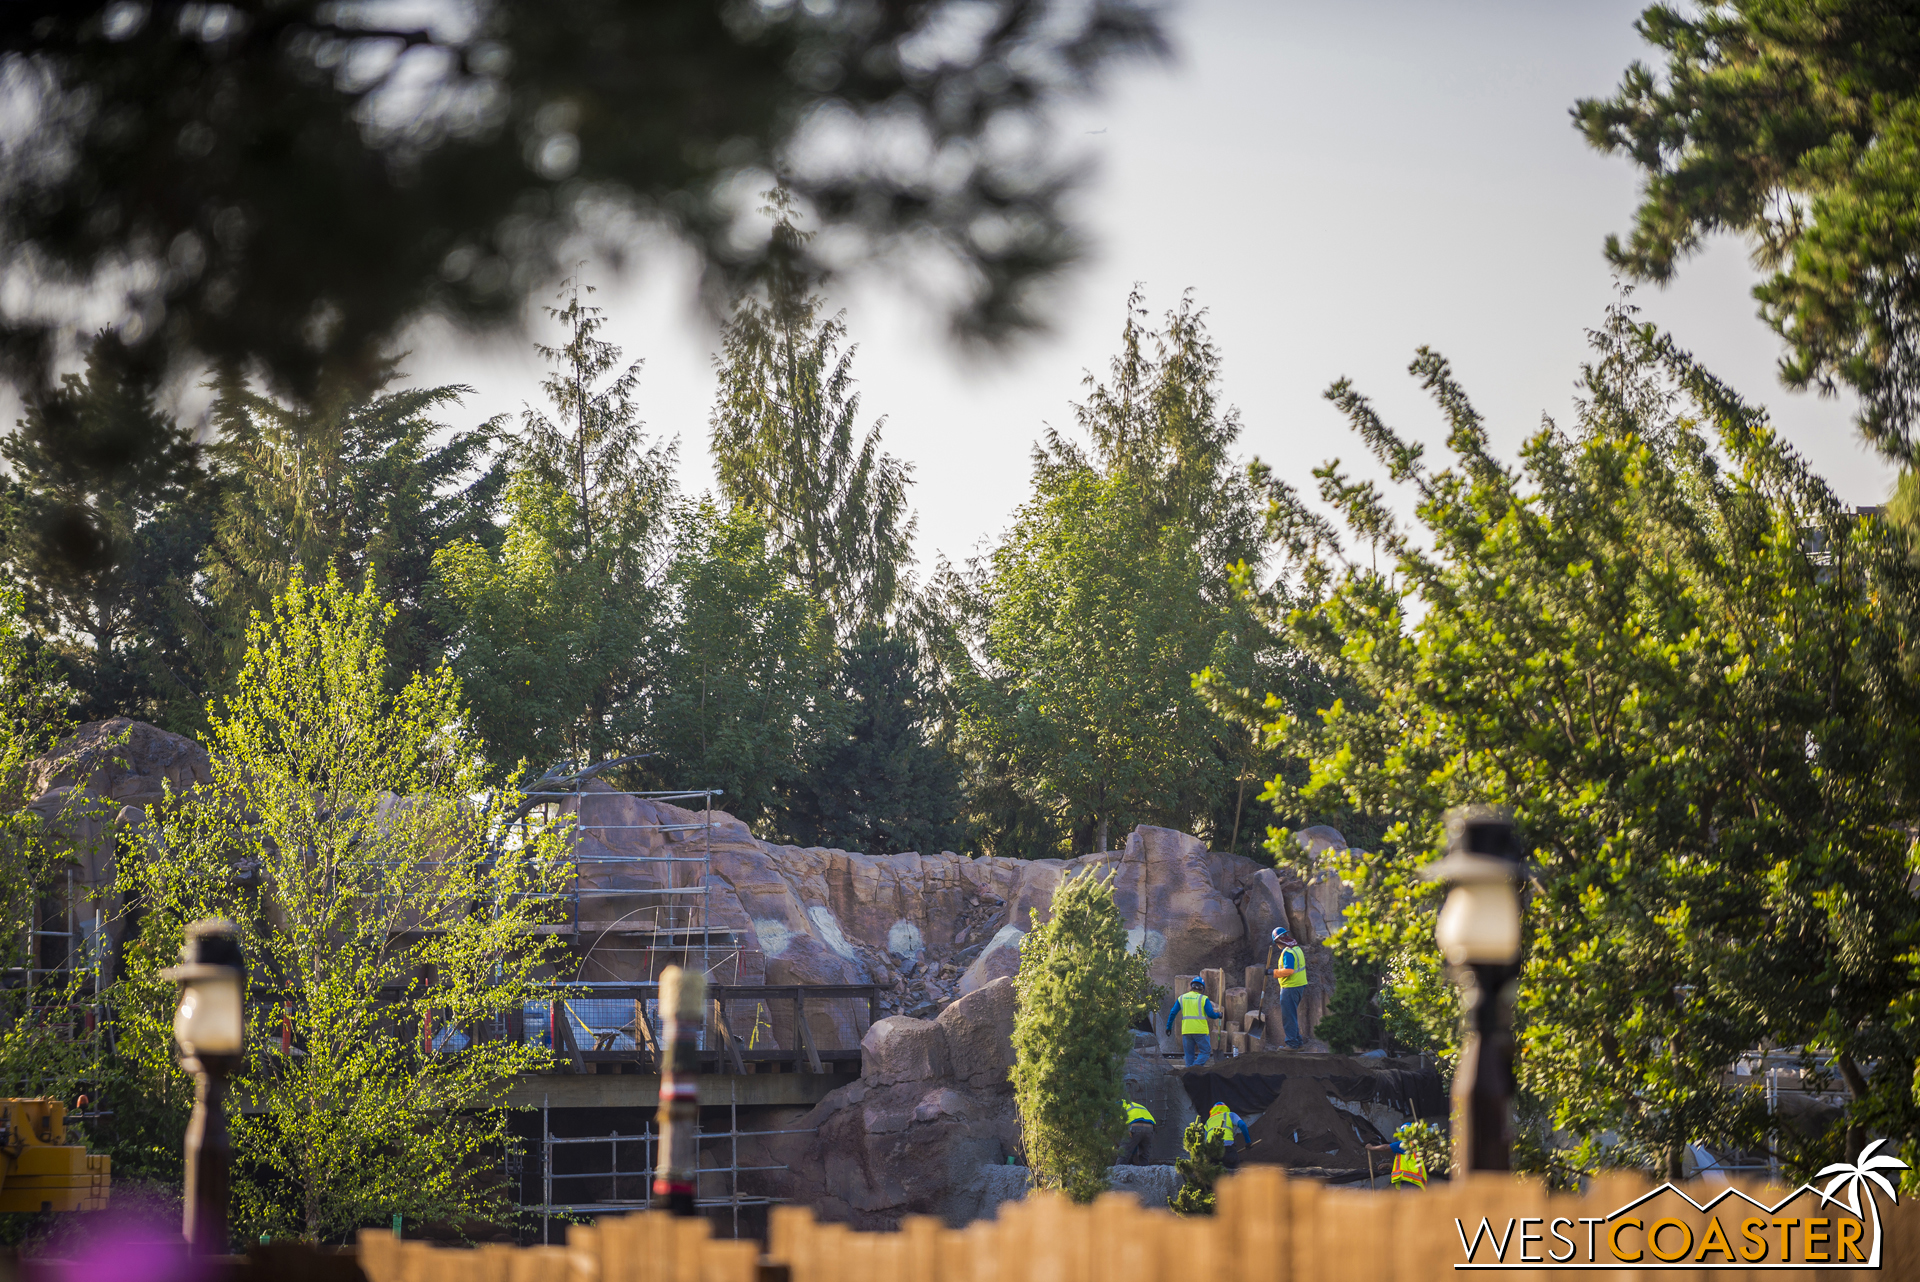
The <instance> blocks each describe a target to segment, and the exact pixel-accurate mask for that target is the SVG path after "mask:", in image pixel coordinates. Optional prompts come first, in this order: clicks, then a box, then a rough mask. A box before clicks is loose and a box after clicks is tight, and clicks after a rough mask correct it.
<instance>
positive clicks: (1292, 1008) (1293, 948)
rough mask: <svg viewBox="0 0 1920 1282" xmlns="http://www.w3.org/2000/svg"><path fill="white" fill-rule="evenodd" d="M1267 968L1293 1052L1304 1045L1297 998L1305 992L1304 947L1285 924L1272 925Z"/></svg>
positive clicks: (1298, 999) (1305, 953)
mask: <svg viewBox="0 0 1920 1282" xmlns="http://www.w3.org/2000/svg"><path fill="white" fill-rule="evenodd" d="M1267 970H1268V972H1269V973H1270V974H1272V976H1273V978H1274V982H1275V983H1277V984H1279V985H1280V1025H1281V1027H1282V1028H1283V1029H1284V1030H1285V1031H1286V1035H1287V1049H1288V1050H1290V1051H1297V1050H1299V1049H1300V1048H1301V1047H1302V1046H1304V1045H1306V1042H1305V1041H1303V1040H1302V1039H1301V1037H1300V999H1301V998H1302V997H1305V996H1306V995H1307V950H1306V949H1304V948H1302V947H1301V946H1300V943H1299V941H1298V940H1296V939H1294V937H1293V932H1292V931H1291V930H1289V929H1287V928H1286V927H1285V926H1275V927H1274V928H1273V943H1272V945H1271V946H1270V947H1269V948H1268V949H1267Z"/></svg>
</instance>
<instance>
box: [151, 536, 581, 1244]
mask: <svg viewBox="0 0 1920 1282" xmlns="http://www.w3.org/2000/svg"><path fill="white" fill-rule="evenodd" d="M393 614H394V611H393V609H392V607H390V606H383V605H382V604H381V602H380V600H379V599H378V597H377V596H376V595H375V593H374V589H373V587H372V586H371V585H368V586H366V587H364V588H363V589H362V590H361V591H360V592H359V593H357V594H356V593H353V592H350V591H349V590H347V589H346V588H345V587H343V586H342V585H341V581H340V579H339V577H338V576H337V575H334V576H330V577H329V578H328V580H327V581H326V582H324V583H321V584H316V585H309V584H308V583H307V582H306V580H305V579H304V577H303V576H302V575H301V574H299V573H298V572H295V573H294V574H293V575H292V576H290V578H289V580H288V583H287V587H286V589H285V590H284V591H283V593H282V594H281V595H280V596H279V597H278V598H277V599H276V600H275V602H274V605H273V609H272V612H271V614H269V615H266V616H263V617H261V618H258V619H256V620H255V622H254V623H253V625H252V626H251V627H250V628H249V630H248V646H247V653H246V659H245V662H244V664H243V665H242V668H241V670H240V673H239V675H238V678H237V679H236V681H235V683H234V689H233V692H232V694H231V695H230V696H229V697H228V699H227V700H226V702H225V704H224V706H223V707H222V708H220V709H218V710H216V711H214V712H213V713H212V714H211V730H210V742H209V748H210V749H211V753H212V759H213V779H212V782H211V783H209V784H205V785H202V786H200V787H198V788H195V789H193V790H192V791H190V792H188V793H186V794H185V795H184V796H180V797H176V798H173V799H172V800H171V801H170V803H169V805H168V806H167V808H166V811H165V813H164V815H163V816H162V820H161V826H160V831H159V832H158V834H157V836H156V838H155V845H154V848H153V849H152V851H151V852H150V853H149V854H148V855H147V856H146V857H133V856H134V854H135V852H132V851H130V852H129V857H128V858H127V859H126V860H125V862H123V865H122V869H121V882H122V885H121V889H122V891H123V893H126V894H129V895H133V894H137V895H138V896H139V897H140V899H141V902H142V903H143V904H144V905H145V909H146V915H145V917H144V919H143V921H142V925H141V930H140V934H139V938H138V941H137V943H136V945H135V947H134V948H133V949H132V950H131V955H130V962H131V964H130V968H129V971H130V973H129V978H128V981H127V982H128V984H129V986H130V988H132V989H133V990H134V993H135V995H136V996H138V997H139V998H141V999H143V1000H141V1001H130V1002H129V1003H128V1006H127V1011H126V1013H125V1014H124V1015H123V1017H122V1021H121V1048H122V1053H123V1054H129V1055H132V1056H134V1057H136V1058H137V1059H138V1060H140V1061H141V1062H142V1063H144V1064H145V1065H147V1066H148V1068H149V1070H150V1071H151V1072H154V1073H164V1072H174V1071H177V1070H173V1069H171V1068H170V1067H169V1066H170V1065H171V1063H172V1056H173V1053H174V1052H173V1048H172V1044H171V1043H172V1038H171V1032H170V1027H169V1021H170V1017H171V1005H172V1001H171V999H172V993H173V986H172V985H171V984H169V983H166V982H165V981H163V980H160V979H159V978H158V977H157V975H158V971H159V970H160V969H161V968H163V967H165V966H166V965H168V964H169V963H171V962H172V960H173V958H174V956H175V955H177V949H178V946H179V942H180V939H181V936H182V932H183V929H184V927H185V925H186V924H187V923H189V922H191V921H194V920H197V919H200V918H205V917H215V916H217V917H225V918H228V919H230V920H232V921H234V922H236V923H237V924H238V925H239V927H240V930H241V935H242V940H243V945H244V947H245V950H246V955H247V958H248V965H249V969H250V988H251V992H252V1000H251V1001H250V1003H249V1007H248V1010H249V1021H248V1023H249V1026H248V1036H247V1049H246V1053H245V1063H244V1066H243V1067H242V1068H241V1070H240V1071H239V1072H238V1074H237V1075H236V1080H235V1090H236V1091H237V1093H238V1094H239V1095H241V1096H242V1097H243V1098H247V1099H250V1100H253V1101H255V1103H256V1108H257V1111H253V1110H250V1111H248V1112H246V1113H245V1114H243V1115H240V1116H237V1117H234V1118H233V1119H232V1126H233V1139H234V1147H235V1153H236V1158H237V1160H236V1162H235V1167H234V1178H235V1190H234V1192H235V1205H236V1215H237V1223H236V1232H237V1235H238V1236H240V1237H241V1238H242V1239H243V1240H251V1239H252V1238H253V1236H254V1235H255V1234H257V1233H260V1232H270V1233H274V1234H276V1235H289V1234H291V1235H299V1236H304V1237H307V1238H309V1239H319V1240H329V1241H338V1240H340V1239H342V1238H344V1237H346V1236H348V1235H349V1234H351V1233H352V1232H353V1231H354V1230H355V1229H356V1228H358V1227H360V1226H362V1225H366V1224H371V1223H382V1224H383V1223H385V1222H386V1220H387V1217H388V1216H390V1215H393V1214H396V1213H399V1214H404V1215H405V1216H407V1218H409V1219H419V1220H455V1221H458V1220H462V1219H465V1218H467V1217H480V1218H490V1217H495V1216H498V1215H500V1214H503V1213H504V1212H505V1211H506V1209H507V1203H506V1197H507V1191H506V1190H504V1189H502V1188H500V1187H498V1186H496V1185H494V1184H491V1183H489V1182H488V1181H487V1180H486V1179H484V1178H476V1175H477V1171H478V1170H479V1169H481V1168H482V1167H483V1166H484V1164H485V1163H484V1159H485V1157H486V1155H487V1154H488V1153H490V1152H494V1151H497V1149H498V1146H499V1145H500V1144H502V1143H503V1142H505V1141H506V1140H507V1138H508V1132H507V1114H506V1113H505V1112H504V1111H503V1110H502V1109H500V1108H499V1106H498V1104H497V1101H498V1099H499V1093H500V1091H501V1090H502V1088H503V1087H504V1086H505V1085H506V1084H507V1083H508V1082H510V1081H511V1080H512V1078H513V1077H514V1076H515V1075H516V1074H518V1073H522V1072H525V1071H528V1070H531V1069H534V1068H537V1067H539V1066H540V1065H541V1064H542V1063H543V1062H544V1060H545V1058H546V1055H547V1052H546V1051H545V1050H544V1049H542V1048H540V1047H536V1046H531V1045H527V1044H525V1043H523V1042H520V1041H511V1040H507V1039H506V1038H504V1037H503V1036H501V1035H500V1030H501V1029H502V1028H503V1023H502V1021H503V1019H504V1017H505V1015H506V1014H507V1012H509V1011H515V1010H518V1009H521V1007H522V1003H523V1002H524V1001H525V1000H527V999H530V998H533V997H536V996H541V995H544V992H543V990H542V989H541V988H540V987H539V986H538V984H539V980H538V977H539V976H540V975H541V974H542V973H543V967H544V966H545V965H546V964H547V963H549V962H551V960H552V958H553V953H554V950H555V947H556V945H555V943H554V941H553V938H552V937H551V936H546V935H542V934H539V933H537V932H536V930H535V927H536V926H537V925H538V924H540V923H541V922H542V921H544V920H546V919H547V918H548V916H549V915H550V914H551V912H552V911H553V910H552V904H553V903H554V900H553V898H552V896H554V895H555V894H556V893H557V892H558V891H560V890H561V889H562V888H564V886H565V885H566V884H567V883H568V881H569V879H570V877H571V871H572V870H571V867H570V865H569V863H568V860H567V858H566V846H565V842H564V834H562V833H561V832H559V831H557V830H554V829H542V828H539V827H537V826H536V827H535V828H533V829H532V830H531V831H529V832H528V833H526V834H525V835H524V836H521V834H520V830H519V829H518V828H517V827H516V828H514V829H512V830H511V831H512V832H513V834H514V835H515V837H516V838H517V839H516V840H513V841H507V840H505V839H504V837H505V834H506V831H507V827H506V824H505V822H504V821H505V818H506V816H507V815H509V814H510V813H511V812H512V810H513V802H514V800H515V799H516V797H517V794H514V793H512V792H511V791H508V792H487V791H486V785H485V781H484V777H483V763H482V761H481V759H480V756H479V753H478V745H477V744H476V743H475V742H474V740H473V739H472V738H471V737H470V735H469V733H468V731H467V730H466V728H465V727H466V714H465V710H464V708H463V707H462V706H461V702H460V691H459V686H458V683H457V682H456V681H455V680H454V678H453V675H452V673H451V672H450V671H449V670H448V669H447V668H446V667H445V666H442V667H440V668H438V669H436V670H435V671H433V672H431V673H421V674H415V675H414V676H413V677H412V678H411V679H409V680H408V681H407V683H406V684H405V686H404V687H403V688H401V689H399V690H397V691H396V690H393V689H391V688H390V687H389V685H388V682H387V680H386V672H387V668H388V661H387V656H386V655H385V653H384V652H383V649H382V646H381V640H380V638H381V637H382V635H383V634H384V633H385V632H386V631H387V629H388V628H389V627H390V626H391V624H392V621H393ZM490 1029H491V1030H493V1035H492V1036H490V1037H489V1036H482V1034H483V1033H485V1032H486V1031H487V1030H490ZM289 1033H290V1037H289V1036H288V1034H289ZM283 1039H284V1040H283ZM287 1042H290V1043H291V1045H290V1046H287V1047H286V1049H285V1050H283V1046H286V1043H287Z"/></svg>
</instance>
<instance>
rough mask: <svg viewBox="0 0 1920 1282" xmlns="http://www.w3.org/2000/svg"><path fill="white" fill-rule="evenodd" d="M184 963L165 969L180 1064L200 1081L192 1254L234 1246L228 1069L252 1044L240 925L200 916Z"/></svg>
mask: <svg viewBox="0 0 1920 1282" xmlns="http://www.w3.org/2000/svg"><path fill="white" fill-rule="evenodd" d="M180 962H181V964H180V965H178V966H175V967H173V968H172V969H171V970H164V971H161V972H160V975H161V978H163V979H171V980H173V981H174V982H176V983H178V984H179V985H180V1004H179V1005H178V1006H176V1007H175V1008H174V1012H173V1040H174V1041H176V1042H177V1043H179V1045H180V1066H181V1067H182V1068H184V1069H186V1070H187V1071H188V1072H190V1073H193V1074H195V1076H196V1078H197V1082H196V1087H195V1090H194V1098H193V1117H192V1118H191V1119H190V1120H189V1121H188V1122H187V1190H186V1192H187V1204H186V1213H185V1215H184V1217H183V1231H184V1232H185V1234H186V1238H187V1251H188V1252H189V1253H190V1254H192V1255H221V1254H224V1253H225V1252H226V1249H227V1168H228V1166H229V1164H230V1163H231V1162H232V1160H233V1145H232V1142H231V1141H230V1140H229V1139H228V1137H227V1111H226V1093H227V1074H229V1073H231V1072H232V1071H233V1070H234V1069H236V1068H238V1067H239V1066H240V1060H241V1056H242V1054H243V1052H244V1051H245V1049H246V1030H247V1024H246V988H247V961H246V957H245V955H244V954H243V953H242V952H241V950H240V929H239V927H237V926H235V925H234V924H233V923H232V922H230V921H218V920H210V921H197V922H194V923H193V924H192V925H191V926H188V927H187V942H186V943H185V944H184V945H182V946H181V949H180Z"/></svg>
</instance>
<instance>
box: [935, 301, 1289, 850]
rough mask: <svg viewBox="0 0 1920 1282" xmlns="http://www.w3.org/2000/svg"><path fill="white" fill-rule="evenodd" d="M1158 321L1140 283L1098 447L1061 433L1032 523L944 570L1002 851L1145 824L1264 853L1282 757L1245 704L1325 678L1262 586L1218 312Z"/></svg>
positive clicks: (1095, 407) (992, 835)
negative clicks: (980, 559)
mask: <svg viewBox="0 0 1920 1282" xmlns="http://www.w3.org/2000/svg"><path fill="white" fill-rule="evenodd" d="M1145 315H1146V313H1145V310H1144V308H1143V306H1142V304H1141V297H1140V294H1139V293H1138V291H1136V292H1135V293H1133V294H1132V295H1130V296H1129V298H1128V300H1127V311H1126V323H1125V325H1124V327H1123V329H1122V332H1121V350H1120V354H1119V355H1118V356H1116V357H1115V358H1114V359H1113V361H1112V363H1111V367H1110V370H1109V376H1108V378H1107V380H1106V381H1105V382H1101V381H1100V380H1098V379H1096V378H1095V377H1094V376H1093V375H1091V374H1089V375H1088V376H1087V379H1086V385H1087V396H1086V400H1085V401H1084V402H1083V403H1082V404H1081V405H1079V406H1077V407H1076V409H1075V414H1076V417H1077V419H1078V421H1079V425H1080V427H1081V429H1082V431H1083V433H1084V435H1085V441H1084V442H1076V441H1073V440H1070V439H1068V438H1066V437H1064V436H1062V435H1061V434H1059V433H1057V432H1052V431H1049V432H1048V433H1047V435H1046V437H1045V438H1044V439H1043V441H1042V442H1041V445H1040V447H1039V448H1038V449H1036V450H1035V452H1034V469H1033V497H1032V498H1031V499H1030V500H1029V501H1028V502H1027V503H1026V504H1025V505H1023V506H1022V507H1021V508H1020V510H1019V511H1018V512H1017V513H1016V514H1015V517H1014V524H1013V528H1012V529H1011V530H1010V531H1009V532H1008V533H1007V534H1006V536H1005V537H1004V538H1003V539H1002V540H1001V542H1000V544H999V546H998V547H996V548H995V549H994V550H993V551H992V552H991V554H990V555H989V556H988V558H987V559H986V561H985V562H984V563H976V564H975V565H974V566H972V567H971V572H970V573H967V574H957V573H952V572H947V573H944V574H942V575H941V576H938V577H937V580H936V596H937V597H938V598H939V599H940V600H941V601H942V602H943V605H944V607H945V609H946V610H947V612H948V614H949V616H950V619H951V623H950V625H949V626H950V627H951V628H952V630H953V633H954V635H953V636H952V637H951V638H949V639H946V640H945V641H944V642H943V644H942V646H941V653H942V657H943V662H944V663H945V665H946V666H947V668H948V670H949V673H950V680H951V681H952V682H953V685H954V698H955V701H956V703H957V705H958V707H957V712H956V718H957V721H958V723H959V728H960V731H961V735H960V742H961V746H962V747H963V749H964V750H965V752H966V754H967V757H968V766H969V779H968V783H969V789H970V792H971V801H972V810H973V817H974V822H975V824H976V828H977V831H979V833H980V836H981V840H982V841H983V843H984V844H985V845H986V846H987V847H988V848H989V849H991V850H992V851H993V852H994V853H996V854H1017V855H1025V856H1029V857H1031V856H1041V855H1055V854H1078V853H1084V852H1086V851H1089V850H1103V849H1106V848H1107V846H1108V845H1109V844H1110V843H1111V841H1112V840H1113V836H1112V834H1113V833H1114V832H1115V831H1116V830H1118V831H1120V832H1125V831H1126V830H1127V829H1128V828H1129V827H1131V826H1132V825H1134V824H1137V823H1155V824H1164V825H1166V826H1168V827H1175V828H1184V829H1188V830H1192V831H1202V832H1203V833H1204V835H1206V836H1207V837H1208V839H1209V840H1210V841H1211V842H1213V843H1215V844H1216V845H1218V846H1221V847H1229V846H1233V847H1237V846H1240V845H1242V844H1244V845H1246V846H1249V847H1251V846H1253V845H1254V844H1255V840H1256V838H1255V835H1256V834H1257V833H1259V832H1262V831H1264V828H1265V818H1266V816H1265V814H1264V813H1261V814H1260V815H1258V816H1257V817H1252V816H1249V814H1248V813H1247V810H1248V807H1247V804H1246V803H1247V801H1248V799H1249V798H1248V789H1247V786H1246V785H1247V783H1248V782H1249V781H1250V780H1252V779H1257V778H1258V777H1259V774H1260V770H1261V768H1262V767H1265V766H1270V765H1271V764H1272V762H1271V760H1270V758H1269V757H1268V756H1267V750H1266V746H1265V745H1264V744H1263V742H1262V741H1261V740H1260V739H1259V738H1258V736H1257V735H1255V734H1252V733H1250V732H1249V729H1248V725H1247V723H1246V721H1245V719H1244V717H1236V716H1235V715H1234V711H1235V708H1236V707H1237V706H1238V705H1241V704H1250V703H1252V702H1256V700H1255V699H1254V696H1252V695H1251V694H1249V693H1248V691H1249V690H1251V689H1259V690H1261V691H1262V692H1268V691H1273V692H1278V693H1280V694H1281V695H1282V696H1290V695H1295V694H1305V693H1306V692H1307V690H1308V685H1307V684H1303V683H1302V681H1301V679H1300V676H1301V674H1300V673H1299V672H1297V671H1296V670H1295V669H1296V668H1297V667H1298V664H1297V662H1296V659H1297V656H1295V655H1294V654H1292V653H1291V650H1290V647H1289V646H1287V645H1285V644H1283V643H1282V641H1281V639H1280V638H1279V637H1278V635H1277V634H1275V633H1274V632H1273V631H1272V630H1271V629H1270V628H1269V627H1268V626H1267V624H1266V623H1265V621H1264V620H1263V619H1262V618H1261V617H1260V616H1259V615H1257V614H1256V613H1254V612H1253V611H1251V610H1250V609H1249V608H1248V605H1247V600H1246V598H1245V596H1244V593H1245V592H1246V591H1247V590H1258V589H1261V588H1262V586H1263V585H1262V584H1261V583H1260V582H1259V579H1260V576H1261V565H1262V561H1263V557H1264V551H1263V549H1262V548H1261V547H1260V546H1259V541H1258V539H1257V538H1256V531H1257V526H1258V516H1257V508H1256V504H1255V498H1254V492H1253V489H1252V487H1251V484H1250V481H1249V478H1248V476H1247V475H1245V474H1244V473H1243V472H1241V471H1240V470H1239V469H1238V468H1237V467H1236V466H1235V463H1234V460H1233V458H1232V456H1231V454H1230V453H1229V451H1230V449H1231V447H1232V445H1233V443H1234V442H1235V441H1236V440H1237V438H1238V436H1239V432H1240V426H1239V416H1238V414H1237V413H1236V412H1235V411H1233V410H1232V409H1230V408H1224V407H1223V406H1222V402H1221V397H1220V389H1219V382H1220V366H1221V357H1220V354H1219V351H1218V349H1217V348H1216V347H1215V345H1214V343H1213V341H1212V339H1211V338H1210V337H1209V335H1208V333H1207V330H1206V324H1205V316H1206V314H1205V312H1204V311H1203V310H1201V309H1200V308H1198V307H1196V306H1195V305H1194V302H1193V300H1192V298H1191V297H1183V298H1182V299H1181V301H1180V304H1179V305H1178V306H1177V307H1175V308H1174V309H1173V310H1171V311H1170V312H1168V314H1167V316H1166V318H1165V321H1164V323H1163V324H1162V326H1161V327H1160V328H1159V329H1157V330H1156V329H1152V328H1149V327H1148V326H1147V325H1146V323H1145V322H1144V320H1143V319H1142V318H1143V317H1144V316H1145ZM1265 590H1266V591H1267V592H1268V593H1269V594H1270V595H1271V594H1272V593H1274V592H1277V591H1279V589H1278V588H1276V587H1273V586H1272V585H1266V586H1265ZM1203 671H1205V672H1207V673H1208V674H1209V675H1208V677H1207V679H1206V681H1204V682H1202V683H1201V685H1200V686H1199V687H1196V684H1195V677H1196V675H1197V674H1200V673H1202V672H1203ZM1287 706H1289V707H1295V706H1298V705H1297V704H1296V703H1294V702H1291V701H1290V702H1288V704H1287ZM1243 833H1244V835H1245V838H1246V840H1245V842H1244V843H1243V842H1242V836H1243Z"/></svg>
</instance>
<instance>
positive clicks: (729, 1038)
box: [713, 997, 747, 1073]
mask: <svg viewBox="0 0 1920 1282" xmlns="http://www.w3.org/2000/svg"><path fill="white" fill-rule="evenodd" d="M713 1031H714V1034H715V1035H716V1036H718V1037H719V1039H720V1045H721V1046H723V1047H725V1048H726V1052H727V1063H729V1064H731V1065H732V1066H733V1071H734V1072H736V1073H745V1072H746V1071H747V1066H746V1065H745V1064H744V1063H742V1062H741V1060H740V1044H739V1043H738V1042H736V1041H735V1040H734V1037H733V1027H732V1025H730V1024H728V1023H727V1011H726V1007H725V1006H724V1005H723V1004H722V1003H721V1001H720V999H719V998H718V997H716V998H714V999H713Z"/></svg>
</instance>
